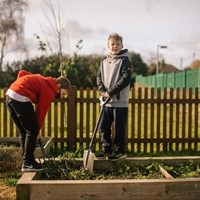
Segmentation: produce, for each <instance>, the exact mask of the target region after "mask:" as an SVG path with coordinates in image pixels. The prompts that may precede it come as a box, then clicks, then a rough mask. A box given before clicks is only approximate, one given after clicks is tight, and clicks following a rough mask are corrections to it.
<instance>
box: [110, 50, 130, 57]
mask: <svg viewBox="0 0 200 200" xmlns="http://www.w3.org/2000/svg"><path fill="white" fill-rule="evenodd" d="M108 57H109V58H112V59H116V58H121V57H128V58H130V55H129V52H128V49H122V50H121V51H120V52H119V53H118V54H116V55H112V54H109V55H108Z"/></svg>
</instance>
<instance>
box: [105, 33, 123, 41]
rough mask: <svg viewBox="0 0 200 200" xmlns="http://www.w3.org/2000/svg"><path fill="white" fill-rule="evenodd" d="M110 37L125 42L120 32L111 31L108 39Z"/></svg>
mask: <svg viewBox="0 0 200 200" xmlns="http://www.w3.org/2000/svg"><path fill="white" fill-rule="evenodd" d="M110 39H114V40H119V41H120V42H121V43H123V38H122V36H121V35H119V34H118V33H111V34H110V35H109V37H108V41H109V40H110Z"/></svg>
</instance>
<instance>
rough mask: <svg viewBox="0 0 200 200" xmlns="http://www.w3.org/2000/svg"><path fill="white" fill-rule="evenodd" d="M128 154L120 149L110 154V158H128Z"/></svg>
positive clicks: (112, 159) (113, 159)
mask: <svg viewBox="0 0 200 200" xmlns="http://www.w3.org/2000/svg"><path fill="white" fill-rule="evenodd" d="M126 157H127V155H126V154H124V153H122V152H120V151H119V150H116V151H114V152H113V153H112V154H111V155H110V156H108V159H109V160H111V161H117V160H121V159H124V158H126Z"/></svg>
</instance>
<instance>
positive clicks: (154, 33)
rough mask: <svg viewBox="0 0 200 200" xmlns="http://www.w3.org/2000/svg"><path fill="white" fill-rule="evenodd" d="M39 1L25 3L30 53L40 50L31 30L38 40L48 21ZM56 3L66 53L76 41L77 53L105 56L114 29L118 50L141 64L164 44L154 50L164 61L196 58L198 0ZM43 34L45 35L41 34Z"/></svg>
mask: <svg viewBox="0 0 200 200" xmlns="http://www.w3.org/2000/svg"><path fill="white" fill-rule="evenodd" d="M45 1H46V0H28V1H27V2H29V7H28V9H27V11H26V13H25V16H26V18H25V20H26V21H25V41H26V43H27V44H28V45H29V46H28V47H29V56H30V57H31V56H38V55H40V54H41V53H40V52H39V51H38V50H37V48H38V41H37V39H36V37H35V36H34V34H37V35H39V36H40V37H41V38H43V36H44V29H46V27H47V25H48V21H47V18H46V17H45V15H50V13H49V9H48V7H47V6H46V4H45ZM52 2H54V3H56V2H57V0H53V1H52ZM58 2H60V3H57V5H59V4H60V5H61V13H62V16H63V18H62V19H63V27H64V28H65V34H66V35H65V40H64V41H63V43H64V45H63V46H64V51H65V52H66V53H72V52H73V51H74V50H75V45H76V43H77V42H78V41H79V40H80V39H82V40H83V44H82V46H83V47H82V49H81V51H80V52H79V53H80V54H106V53H107V38H108V35H109V34H110V33H112V32H117V33H119V34H120V35H121V36H122V37H123V39H124V48H128V49H129V51H134V52H136V53H140V54H141V56H142V58H143V60H144V61H145V62H149V61H150V60H151V59H155V58H156V53H157V46H158V45H166V46H167V49H161V48H159V54H160V56H163V57H164V58H165V60H166V63H169V64H173V65H175V66H176V67H178V68H181V67H182V68H185V67H186V66H188V65H189V64H190V63H191V62H192V61H193V59H200V17H199V12H200V1H199V0H59V1H58ZM56 10H57V8H56V4H55V11H56ZM56 12H57V11H56ZM42 29H43V31H42ZM45 36H46V37H48V36H47V34H45ZM7 58H8V57H7Z"/></svg>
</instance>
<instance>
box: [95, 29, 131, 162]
mask: <svg viewBox="0 0 200 200" xmlns="http://www.w3.org/2000/svg"><path fill="white" fill-rule="evenodd" d="M122 48H123V38H122V37H121V36H120V35H119V34H117V33H113V34H111V35H110V36H109V37H108V49H109V51H110V53H109V54H108V55H107V56H106V58H105V59H104V60H103V61H102V62H101V64H100V68H99V71H98V74H97V87H98V90H99V91H100V92H101V94H100V96H102V97H106V98H110V101H109V102H108V103H107V104H106V105H105V108H104V111H103V114H102V119H101V121H100V125H99V129H100V133H101V142H102V148H103V149H102V151H100V153H99V154H97V155H96V157H97V158H105V157H106V158H108V159H110V160H113V161H115V160H118V159H122V158H125V157H126V155H125V154H124V148H125V129H126V123H127V116H128V102H129V91H130V81H131V63H130V60H129V57H128V50H127V49H124V50H122ZM113 122H114V130H115V139H114V144H115V150H114V151H113V152H112V148H111V145H112V141H111V126H112V123H113Z"/></svg>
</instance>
